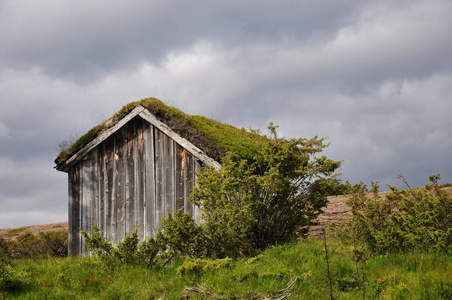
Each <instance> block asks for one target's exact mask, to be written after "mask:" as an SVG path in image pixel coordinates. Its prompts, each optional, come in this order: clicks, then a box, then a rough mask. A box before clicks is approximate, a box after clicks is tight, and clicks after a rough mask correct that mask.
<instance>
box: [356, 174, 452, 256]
mask: <svg viewBox="0 0 452 300" xmlns="http://www.w3.org/2000/svg"><path fill="white" fill-rule="evenodd" d="M439 178H440V177H439V174H438V175H435V176H430V178H429V179H430V181H431V183H430V184H426V185H424V186H423V187H421V188H414V189H411V188H408V189H407V190H397V189H395V188H394V187H390V188H391V189H392V191H391V192H390V193H388V194H387V195H386V197H380V196H379V193H378V189H379V186H378V184H376V183H373V185H372V188H371V190H370V192H371V193H370V194H367V193H368V192H369V190H368V189H367V187H366V186H365V185H363V184H359V185H356V186H355V187H354V194H353V195H352V197H351V198H350V199H349V201H348V204H349V205H350V206H351V209H352V214H353V217H352V220H351V223H350V224H349V226H353V227H354V228H355V230H356V235H357V238H358V239H360V240H362V241H364V242H365V244H366V245H367V247H368V248H369V249H370V250H371V251H372V252H397V251H406V250H410V249H422V250H429V251H440V252H451V251H452V197H451V194H450V193H449V192H448V190H447V189H444V188H442V187H441V186H439V185H438V184H437V181H438V180H439Z"/></svg>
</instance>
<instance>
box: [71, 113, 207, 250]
mask: <svg viewBox="0 0 452 300" xmlns="http://www.w3.org/2000/svg"><path fill="white" fill-rule="evenodd" d="M200 169H201V164H200V162H199V161H198V160H197V159H196V158H195V157H194V156H193V155H192V154H191V153H189V152H188V151H187V150H186V149H184V148H183V147H181V146H180V145H179V144H178V143H176V142H175V141H174V140H172V139H171V138H170V137H168V136H167V135H166V134H164V133H163V132H161V131H160V130H159V129H157V128H156V127H154V126H152V125H151V124H149V123H148V122H147V121H145V120H143V119H142V118H141V117H136V118H134V119H133V120H132V121H130V122H128V123H127V124H125V125H124V126H123V127H122V128H121V129H119V130H118V131H117V132H116V133H115V134H114V135H112V136H110V137H109V138H107V139H106V140H105V141H103V142H102V143H100V144H99V145H98V146H97V147H95V148H94V149H93V150H91V151H90V152H89V153H88V154H87V155H86V156H85V157H84V158H83V160H81V161H79V162H78V163H76V164H75V165H74V166H73V167H71V169H70V170H69V172H68V177H69V254H70V255H83V254H84V253H86V245H85V243H84V241H83V238H82V237H81V235H80V228H81V229H82V230H84V231H90V230H91V229H92V225H94V226H96V227H99V228H101V229H102V230H103V234H104V237H105V238H106V239H107V240H108V241H110V242H113V243H116V242H118V241H121V240H123V239H124V237H125V236H126V235H127V234H128V233H129V232H131V231H133V230H135V228H137V227H138V228H139V230H138V235H139V238H140V240H144V239H145V238H148V237H150V236H152V235H154V234H155V233H156V232H157V230H158V228H159V225H160V221H161V219H162V218H163V217H165V216H166V215H167V214H168V213H169V212H171V211H175V210H178V209H180V208H181V207H184V211H191V212H192V213H193V216H194V218H195V220H196V221H198V222H199V220H200V214H199V210H198V208H197V207H195V206H194V205H192V204H191V203H190V202H189V201H188V196H189V194H190V193H191V190H192V189H193V184H194V179H195V176H196V172H197V171H199V170H200Z"/></svg>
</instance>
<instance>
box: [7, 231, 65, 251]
mask: <svg viewBox="0 0 452 300" xmlns="http://www.w3.org/2000/svg"><path fill="white" fill-rule="evenodd" d="M4 243H5V244H7V245H8V252H9V253H10V255H11V256H12V257H14V258H20V257H31V256H42V255H44V256H45V255H49V256H58V257H64V256H66V255H67V245H68V241H67V230H59V231H49V232H40V233H39V235H34V234H33V233H31V232H29V231H27V232H25V233H24V234H22V235H19V236H18V237H17V238H16V239H15V240H9V241H7V242H4Z"/></svg>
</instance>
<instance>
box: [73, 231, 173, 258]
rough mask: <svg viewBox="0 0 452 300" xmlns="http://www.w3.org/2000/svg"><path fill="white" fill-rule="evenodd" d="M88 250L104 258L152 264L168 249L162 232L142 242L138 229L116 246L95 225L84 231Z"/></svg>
mask: <svg viewBox="0 0 452 300" xmlns="http://www.w3.org/2000/svg"><path fill="white" fill-rule="evenodd" d="M82 236H83V238H84V239H85V242H86V246H87V248H88V250H90V251H92V252H93V253H94V254H96V255H97V256H98V257H100V258H101V259H104V260H116V261H120V262H123V263H126V264H133V263H143V262H144V263H145V264H146V265H148V266H150V265H152V264H153V262H154V261H155V259H156V258H157V257H158V255H159V254H162V253H164V252H165V250H166V243H165V242H164V241H163V237H162V234H161V233H158V234H157V237H156V238H154V237H151V238H149V239H148V240H146V241H143V242H142V243H141V244H140V243H139V240H138V229H135V230H134V231H132V232H131V233H130V234H128V235H127V236H126V237H125V238H124V240H123V241H121V242H119V243H118V245H117V247H114V246H113V245H112V244H111V243H109V242H108V241H107V240H106V239H104V238H103V237H102V232H101V230H100V228H98V227H96V226H93V230H92V231H91V232H90V233H88V232H85V231H82Z"/></svg>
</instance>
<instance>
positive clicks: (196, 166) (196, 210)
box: [193, 159, 202, 224]
mask: <svg viewBox="0 0 452 300" xmlns="http://www.w3.org/2000/svg"><path fill="white" fill-rule="evenodd" d="M194 170H195V172H194V180H195V185H196V174H197V173H198V172H201V171H202V166H201V163H200V162H199V161H198V160H196V159H195V161H194ZM193 218H194V219H195V222H196V223H198V224H199V223H200V222H201V212H200V211H199V207H198V206H195V207H194V208H193Z"/></svg>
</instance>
